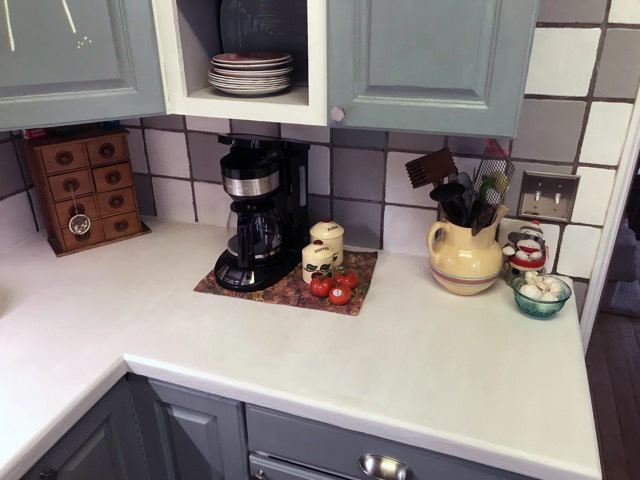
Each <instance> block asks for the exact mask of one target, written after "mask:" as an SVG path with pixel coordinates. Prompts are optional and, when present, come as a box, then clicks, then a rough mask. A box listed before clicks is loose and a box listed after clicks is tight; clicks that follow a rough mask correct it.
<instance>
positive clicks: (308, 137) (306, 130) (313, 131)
mask: <svg viewBox="0 0 640 480" xmlns="http://www.w3.org/2000/svg"><path fill="white" fill-rule="evenodd" d="M330 135H331V130H330V129H329V127H318V126H314V125H296V124H291V123H283V124H282V125H281V126H280V136H281V137H282V138H291V139H293V140H303V141H306V142H319V143H328V142H329V138H330Z"/></svg>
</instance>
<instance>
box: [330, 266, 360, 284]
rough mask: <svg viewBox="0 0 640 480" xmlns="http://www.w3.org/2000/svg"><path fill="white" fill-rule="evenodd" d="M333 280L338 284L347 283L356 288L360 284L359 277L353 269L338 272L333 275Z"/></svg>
mask: <svg viewBox="0 0 640 480" xmlns="http://www.w3.org/2000/svg"><path fill="white" fill-rule="evenodd" d="M333 280H334V282H335V283H336V285H346V286H347V287H349V288H355V287H356V285H357V284H358V277H356V274H355V273H353V271H352V270H349V271H347V272H346V273H345V272H336V273H335V274H334V275H333Z"/></svg>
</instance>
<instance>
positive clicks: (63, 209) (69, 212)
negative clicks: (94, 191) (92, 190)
mask: <svg viewBox="0 0 640 480" xmlns="http://www.w3.org/2000/svg"><path fill="white" fill-rule="evenodd" d="M55 207H56V215H57V216H58V222H59V225H60V226H61V227H65V226H67V225H68V224H69V220H71V217H73V216H74V215H76V209H77V213H82V214H84V215H86V216H87V217H89V218H91V219H94V218H98V217H99V215H98V209H97V208H96V201H95V200H94V199H93V195H91V196H89V197H82V198H76V204H75V206H74V204H73V200H66V201H64V202H58V203H56V205H55Z"/></svg>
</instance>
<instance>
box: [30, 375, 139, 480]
mask: <svg viewBox="0 0 640 480" xmlns="http://www.w3.org/2000/svg"><path fill="white" fill-rule="evenodd" d="M24 478H25V480H56V479H57V480H88V479H91V480H138V479H141V480H142V479H146V478H147V472H146V468H145V463H144V457H143V454H142V447H141V446H140V438H139V436H138V430H137V428H136V420H135V416H134V413H133V405H132V404H131V397H130V395H129V389H128V386H127V383H126V382H125V381H124V380H122V381H120V382H119V383H118V384H116V386H115V387H113V388H112V389H111V390H110V391H109V392H108V393H107V394H106V395H105V396H104V397H103V398H102V399H101V400H100V401H99V402H98V403H97V404H96V405H95V406H94V407H93V408H92V409H91V410H90V411H89V412H88V413H87V414H86V415H85V416H84V417H83V418H82V419H81V420H80V421H79V422H78V423H77V424H76V425H74V426H73V428H72V429H71V430H69V432H67V433H66V434H65V435H64V437H62V439H61V440H60V441H59V442H58V443H57V444H56V445H55V446H54V447H53V448H51V450H49V451H48V452H47V453H46V454H45V455H44V456H43V457H42V458H41V459H40V460H39V461H38V462H37V463H36V464H35V466H34V467H33V468H32V469H31V470H30V471H29V473H27V475H26V476H25V477H24Z"/></svg>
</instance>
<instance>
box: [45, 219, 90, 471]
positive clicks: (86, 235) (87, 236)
mask: <svg viewBox="0 0 640 480" xmlns="http://www.w3.org/2000/svg"><path fill="white" fill-rule="evenodd" d="M74 237H75V239H76V241H78V242H88V241H89V239H90V238H91V230H89V231H88V232H85V233H81V234H80V235H74ZM56 476H58V474H57V473H56ZM52 478H54V480H55V477H52Z"/></svg>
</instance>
